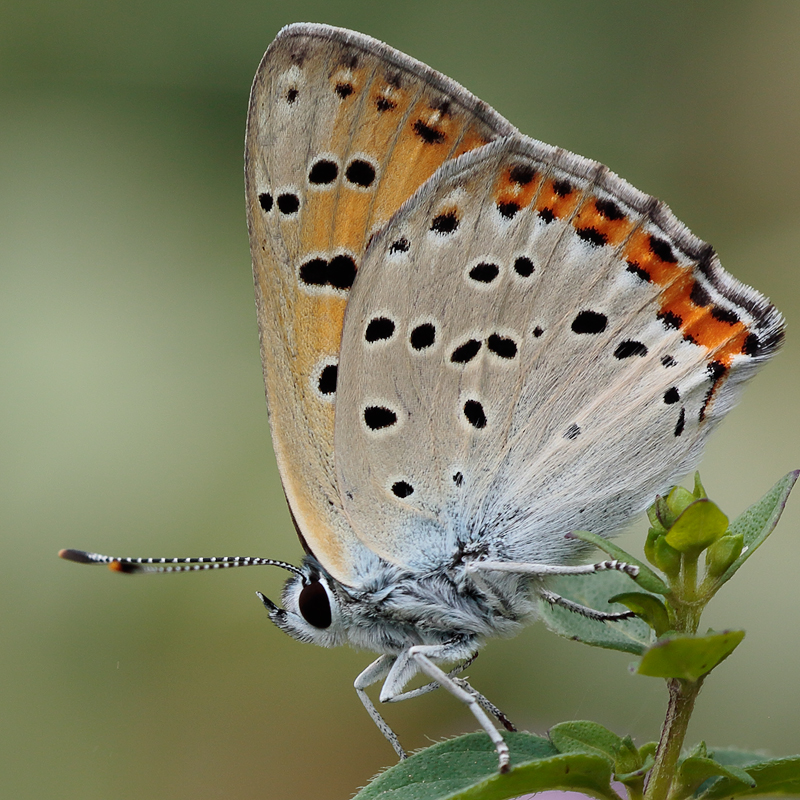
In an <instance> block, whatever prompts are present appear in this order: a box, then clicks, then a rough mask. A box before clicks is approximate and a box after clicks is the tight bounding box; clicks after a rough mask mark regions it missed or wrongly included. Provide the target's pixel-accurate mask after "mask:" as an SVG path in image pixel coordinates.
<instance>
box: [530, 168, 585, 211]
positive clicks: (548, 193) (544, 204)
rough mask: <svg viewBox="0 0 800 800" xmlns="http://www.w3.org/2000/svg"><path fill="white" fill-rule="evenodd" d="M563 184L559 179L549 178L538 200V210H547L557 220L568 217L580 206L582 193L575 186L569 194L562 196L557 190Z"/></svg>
mask: <svg viewBox="0 0 800 800" xmlns="http://www.w3.org/2000/svg"><path fill="white" fill-rule="evenodd" d="M560 183H562V181H560V180H558V179H553V178H548V179H547V180H546V181H545V182H544V185H543V186H542V191H541V192H540V193H539V196H538V197H537V198H536V210H537V211H542V210H544V209H547V210H548V211H550V212H551V213H552V214H553V216H554V217H555V218H556V219H562V218H564V217H568V216H569V215H570V214H571V213H572V212H573V211H574V210H575V207H576V206H577V205H578V200H579V198H580V194H581V193H580V192H579V191H578V189H577V188H576V187H575V186H572V187H571V191H569V192H568V193H563V194H560V193H559V192H557V191H556V190H555V188H554V187H555V186H556V185H557V184H560Z"/></svg>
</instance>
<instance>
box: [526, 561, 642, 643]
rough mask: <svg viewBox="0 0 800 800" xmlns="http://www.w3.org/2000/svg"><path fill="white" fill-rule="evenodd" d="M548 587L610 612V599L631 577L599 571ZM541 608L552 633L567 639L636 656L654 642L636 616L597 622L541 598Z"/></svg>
mask: <svg viewBox="0 0 800 800" xmlns="http://www.w3.org/2000/svg"><path fill="white" fill-rule="evenodd" d="M548 586H549V587H550V588H552V589H553V591H554V592H557V593H558V594H560V595H562V596H564V597H566V598H568V599H570V600H574V601H575V602H576V603H580V604H581V605H584V606H589V607H590V608H597V609H600V610H603V611H604V610H609V611H610V610H612V609H610V608H609V606H608V598H609V597H612V596H613V595H615V594H619V593H620V592H622V591H624V590H625V589H627V588H628V587H629V586H630V578H628V577H627V576H626V575H623V574H621V573H619V572H599V573H597V574H595V575H574V576H573V575H571V576H564V577H559V578H557V579H554V580H552V581H551V582H549V583H548ZM538 605H539V617H540V619H541V620H542V622H544V624H545V625H546V626H547V627H548V628H549V629H550V630H551V631H553V633H557V634H558V635H559V636H564V637H566V638H567V639H573V640H575V641H579V642H583V643H584V644H589V645H592V646H594V647H605V648H608V649H610V650H621V651H622V652H624V653H633V654H634V655H637V656H638V655H642V653H644V652H645V650H646V649H647V648H648V646H649V645H650V644H651V643H652V635H651V632H650V628H649V627H648V626H647V624H646V623H644V622H643V621H642V620H640V619H637V618H636V617H634V618H633V619H626V620H620V621H618V622H598V621H597V620H593V619H587V618H586V617H582V616H580V615H579V614H576V613H575V612H574V611H567V610H566V609H565V608H561V607H560V606H551V605H550V604H549V603H547V602H546V601H544V600H541V599H540V600H539V604H538Z"/></svg>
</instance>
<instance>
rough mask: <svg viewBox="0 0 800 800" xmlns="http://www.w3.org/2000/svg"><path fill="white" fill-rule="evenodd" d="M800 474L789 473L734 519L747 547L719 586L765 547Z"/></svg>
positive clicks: (733, 530)
mask: <svg viewBox="0 0 800 800" xmlns="http://www.w3.org/2000/svg"><path fill="white" fill-rule="evenodd" d="M798 476H800V470H795V471H794V472H790V473H789V474H788V475H785V476H784V477H783V478H781V480H779V481H778V482H777V483H776V484H775V485H774V486H773V487H772V488H771V489H770V490H769V491H768V492H767V493H766V494H765V495H764V496H763V497H762V498H761V499H760V500H759V501H758V502H756V503H754V504H753V505H752V506H750V508H748V509H747V510H746V511H743V512H742V513H741V514H740V515H739V516H738V517H737V518H736V519H735V520H734V521H733V522H732V523H731V526H730V532H731V534H734V535H735V534H739V533H740V534H742V536H743V538H744V549H743V550H742V554H741V555H740V556H739V558H737V559H736V561H734V562H733V564H731V565H730V567H728V569H727V570H726V571H725V572H724V573H723V574H722V576H721V577H719V578H718V579H717V581H716V583H715V586H716V587H717V588H719V587H720V586H722V584H723V583H725V582H726V581H728V580H730V579H731V578H732V577H733V575H734V573H735V572H736V570H738V569H739V567H741V566H742V564H744V562H745V561H747V559H748V558H750V556H752V555H753V553H754V552H755V551H756V550H757V549H758V548H759V547H761V545H762V544H763V543H764V540H765V539H766V538H767V536H769V535H770V534H771V533H772V531H773V530H774V529H775V526H776V525H777V524H778V520H779V519H780V518H781V514H782V513H783V509H784V507H785V506H786V500H787V499H788V498H789V493H790V492H791V491H792V487H793V486H794V484H795V482H796V481H797V478H798Z"/></svg>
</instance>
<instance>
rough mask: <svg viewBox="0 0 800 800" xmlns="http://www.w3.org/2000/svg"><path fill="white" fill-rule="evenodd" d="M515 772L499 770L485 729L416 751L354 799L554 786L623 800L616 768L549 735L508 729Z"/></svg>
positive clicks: (454, 798)
mask: <svg viewBox="0 0 800 800" xmlns="http://www.w3.org/2000/svg"><path fill="white" fill-rule="evenodd" d="M503 738H504V739H505V740H506V742H507V743H508V746H509V749H510V750H511V766H512V769H511V772H509V773H507V774H505V775H501V774H499V773H498V771H497V754H496V753H495V750H494V747H493V746H492V744H491V742H490V741H489V737H488V736H486V734H485V733H470V734H467V735H466V736H459V737H458V738H456V739H449V740H448V741H446V742H440V743H438V744H435V745H432V746H431V747H428V748H427V749H425V750H423V751H421V752H419V753H416V754H414V755H413V756H411V757H410V758H408V759H406V760H405V761H401V762H400V763H399V764H397V765H396V766H394V767H390V768H389V769H388V770H386V771H385V772H383V773H381V774H380V775H378V776H377V777H376V778H374V779H373V780H372V781H371V782H370V784H369V785H368V786H367V787H366V788H364V789H362V790H361V791H360V792H359V793H358V794H357V795H356V796H355V798H353V800H508V798H515V797H519V795H522V794H528V793H531V792H541V791H546V790H548V789H554V790H563V791H577V792H583V793H584V794H588V795H590V796H591V797H597V798H600V800H619V796H618V795H617V794H616V793H615V792H614V791H613V789H612V788H611V767H610V764H609V763H608V761H607V760H606V759H604V758H601V757H599V756H592V755H587V754H585V753H568V754H559V753H558V751H557V750H556V748H555V747H554V746H553V745H552V744H551V742H550V741H549V740H548V739H544V738H543V737H541V736H533V735H532V734H529V733H506V734H504V735H503Z"/></svg>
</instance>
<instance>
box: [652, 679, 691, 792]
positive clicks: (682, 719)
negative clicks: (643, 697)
mask: <svg viewBox="0 0 800 800" xmlns="http://www.w3.org/2000/svg"><path fill="white" fill-rule="evenodd" d="M702 683H703V679H702V678H700V680H698V681H694V682H693V681H685V680H681V679H680V678H671V679H670V680H669V681H668V683H667V686H668V688H669V705H668V706H667V716H666V718H665V719H664V725H663V727H662V728H661V738H660V739H659V742H658V748H657V750H656V756H655V764H653V769H652V770H651V772H650V774H649V776H648V779H647V788H646V790H645V798H646V800H667V798H668V797H669V793H670V789H671V788H672V783H673V781H674V779H675V776H676V773H677V764H678V758H680V754H681V748H682V747H683V740H684V738H685V737H686V729H687V728H688V726H689V719H690V717H691V716H692V710H693V709H694V704H695V700H697V695H698V694H699V692H700V687H701V686H702Z"/></svg>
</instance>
